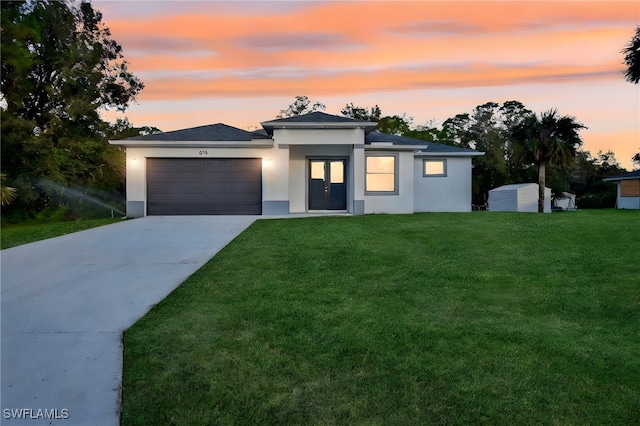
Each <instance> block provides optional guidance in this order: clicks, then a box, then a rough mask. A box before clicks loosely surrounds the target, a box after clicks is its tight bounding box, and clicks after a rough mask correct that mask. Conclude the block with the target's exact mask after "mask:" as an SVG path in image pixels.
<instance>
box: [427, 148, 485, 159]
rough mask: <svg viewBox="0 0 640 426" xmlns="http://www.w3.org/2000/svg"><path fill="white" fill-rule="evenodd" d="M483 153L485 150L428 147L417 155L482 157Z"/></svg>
mask: <svg viewBox="0 0 640 426" xmlns="http://www.w3.org/2000/svg"><path fill="white" fill-rule="evenodd" d="M483 155H484V152H480V151H475V152H474V151H470V152H438V151H429V149H428V148H427V150H426V151H420V152H416V156H420V157H481V156H483Z"/></svg>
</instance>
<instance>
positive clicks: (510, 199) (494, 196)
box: [489, 183, 551, 213]
mask: <svg viewBox="0 0 640 426" xmlns="http://www.w3.org/2000/svg"><path fill="white" fill-rule="evenodd" d="M538 188H539V187H538V184H537V183H515V184H511V185H503V186H500V187H498V188H494V189H492V190H490V191H489V211H492V212H530V213H535V212H537V211H538ZM544 212H545V213H551V188H546V187H545V189H544Z"/></svg>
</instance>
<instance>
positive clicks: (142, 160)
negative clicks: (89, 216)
mask: <svg viewBox="0 0 640 426" xmlns="http://www.w3.org/2000/svg"><path fill="white" fill-rule="evenodd" d="M147 158H262V201H263V202H264V201H286V200H288V199H289V185H288V183H289V153H288V151H287V150H278V149H274V148H211V147H197V148H174V147H166V148H163V147H131V146H130V147H127V177H126V182H127V203H130V202H133V203H136V202H142V203H144V215H146V214H147V211H146V209H147V185H146V167H147V161H146V160H147Z"/></svg>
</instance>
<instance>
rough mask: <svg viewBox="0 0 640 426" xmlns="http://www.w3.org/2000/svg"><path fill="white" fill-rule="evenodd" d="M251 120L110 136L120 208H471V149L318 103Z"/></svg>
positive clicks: (134, 212) (153, 211)
mask: <svg viewBox="0 0 640 426" xmlns="http://www.w3.org/2000/svg"><path fill="white" fill-rule="evenodd" d="M261 124H262V129H260V130H258V131H251V132H250V131H246V130H242V129H238V128H235V127H232V126H228V125H225V124H213V125H207V126H200V127H194V128H190V129H184V130H176V131H171V132H165V133H157V134H151V135H145V136H137V137H133V138H127V139H121V140H113V141H110V143H111V144H113V145H119V146H121V147H124V148H125V150H126V159H127V160H126V161H127V174H126V181H127V183H126V185H127V216H129V217H139V216H146V215H181V214H185V215H186V214H251V215H254V214H256V215H288V214H296V213H310V212H319V213H322V212H345V213H351V214H366V213H413V212H466V211H470V210H471V169H472V164H471V161H472V158H473V157H476V156H479V155H482V153H481V152H478V151H475V150H472V149H465V148H458V147H453V146H448V145H442V144H437V143H432V142H426V141H422V140H417V139H410V138H405V137H400V136H395V135H389V134H384V133H380V132H377V131H375V130H374V129H375V127H376V124H377V123H375V122H369V121H362V120H354V119H351V118H346V117H341V116H336V115H330V114H325V113H322V112H312V113H309V114H305V115H300V116H295V117H291V118H285V119H276V120H271V121H265V122H263V123H261Z"/></svg>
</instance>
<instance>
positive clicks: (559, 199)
mask: <svg viewBox="0 0 640 426" xmlns="http://www.w3.org/2000/svg"><path fill="white" fill-rule="evenodd" d="M552 204H553V208H554V209H556V210H577V208H578V206H576V194H572V193H570V192H563V193H562V194H560V195H556V196H555V197H553V200H552Z"/></svg>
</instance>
